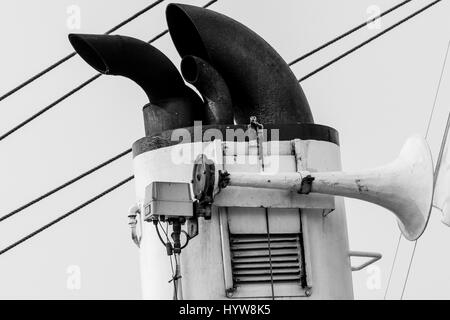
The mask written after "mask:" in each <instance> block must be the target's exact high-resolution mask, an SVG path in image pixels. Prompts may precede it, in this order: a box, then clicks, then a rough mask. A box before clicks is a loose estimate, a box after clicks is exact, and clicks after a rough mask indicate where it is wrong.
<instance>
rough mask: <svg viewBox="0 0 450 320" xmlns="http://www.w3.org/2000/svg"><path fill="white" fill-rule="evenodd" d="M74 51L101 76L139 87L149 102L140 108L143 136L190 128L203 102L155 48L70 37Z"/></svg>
mask: <svg viewBox="0 0 450 320" xmlns="http://www.w3.org/2000/svg"><path fill="white" fill-rule="evenodd" d="M69 41H70V43H71V44H72V46H73V47H74V49H75V51H76V52H77V53H78V54H79V55H80V56H81V58H82V59H84V60H85V61H86V62H87V63H88V64H89V65H90V66H91V67H93V68H94V69H95V70H97V71H99V72H100V73H103V74H109V75H115V76H123V77H126V78H128V79H130V80H132V81H134V82H135V83H136V84H137V85H139V86H140V87H141V88H142V89H143V90H144V91H145V93H146V94H147V97H148V99H149V101H150V103H149V104H147V105H146V106H145V107H144V108H143V113H144V125H145V131H146V134H147V135H153V134H157V133H158V132H160V131H164V130H170V129H176V128H180V127H189V126H192V124H193V122H194V120H197V119H199V118H200V117H201V115H199V114H198V113H199V110H200V109H201V108H202V104H203V101H202V100H201V99H200V97H199V96H198V95H197V94H196V93H195V91H193V90H192V89H190V88H189V87H187V86H186V84H185V82H184V80H183V77H182V76H181V74H180V72H179V71H178V69H177V68H176V67H175V65H174V64H173V63H172V61H170V59H169V58H168V57H167V56H166V55H165V54H164V53H162V52H161V51H159V50H158V49H157V48H155V47H153V46H152V45H150V44H148V43H147V42H144V41H141V40H139V39H135V38H132V37H127V36H120V35H114V36H112V35H97V34H70V35H69Z"/></svg>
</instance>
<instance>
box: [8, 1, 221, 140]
mask: <svg viewBox="0 0 450 320" xmlns="http://www.w3.org/2000/svg"><path fill="white" fill-rule="evenodd" d="M217 1H218V0H212V1H210V2H208V3H207V4H205V5H204V6H203V8H207V7H209V6H210V5H212V4H213V3H215V2H217ZM168 32H169V30H167V29H166V30H164V31H162V32H160V33H159V34H158V35H156V36H155V37H153V38H152V39H150V40H149V41H147V43H153V42H155V41H156V40H158V39H159V38H161V37H162V36H164V35H166V34H167V33H168ZM100 76H102V74H101V73H97V74H96V75H94V76H93V77H91V78H89V79H87V80H86V81H84V82H83V83H81V84H80V85H78V86H77V87H75V88H73V89H72V90H70V91H69V92H67V93H66V94H64V95H63V96H61V97H60V98H58V99H56V100H55V101H53V102H52V103H50V104H49V105H48V106H46V107H44V108H42V109H41V110H39V111H38V112H36V113H35V114H33V115H32V116H30V117H28V118H27V119H25V120H24V121H22V122H20V123H19V124H17V125H16V126H14V127H13V128H12V129H10V130H8V131H7V132H5V133H4V134H2V135H0V141H2V140H3V139H5V138H7V137H8V136H10V135H11V134H13V133H14V132H16V131H17V130H19V129H21V128H23V127H24V126H25V125H27V124H28V123H30V122H31V121H33V120H35V119H36V118H38V117H40V116H41V115H42V114H44V113H45V112H47V111H49V110H50V109H52V108H53V107H55V106H56V105H58V104H59V103H60V102H62V101H64V100H66V99H67V98H68V97H70V96H71V95H73V94H74V93H76V92H78V91H80V90H81V89H83V88H84V87H86V86H87V85H88V84H90V83H92V82H93V81H95V80H97V79H98V78H100Z"/></svg>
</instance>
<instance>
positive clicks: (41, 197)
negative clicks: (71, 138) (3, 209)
mask: <svg viewBox="0 0 450 320" xmlns="http://www.w3.org/2000/svg"><path fill="white" fill-rule="evenodd" d="M129 153H131V149H128V150H125V151H123V152H121V153H119V154H118V155H116V156H114V157H112V158H110V159H108V160H106V161H104V162H102V163H100V164H98V165H96V166H95V167H93V168H91V169H89V170H87V171H85V172H83V173H82V174H80V175H78V176H76V177H75V178H72V179H70V180H68V181H66V182H64V183H63V184H61V185H59V186H57V187H56V188H54V189H52V190H50V191H47V192H46V193H44V194H43V195H41V196H39V197H37V198H35V199H33V200H31V201H29V202H27V203H26V204H24V205H22V206H20V207H18V208H17V209H14V210H12V211H11V212H9V213H8V214H5V215H4V216H2V217H0V222H2V221H3V220H6V219H8V218H10V217H12V216H14V215H15V214H17V213H19V212H21V211H23V210H25V209H26V208H28V207H30V206H32V205H33V204H35V203H37V202H39V201H42V200H44V199H45V198H48V197H50V196H51V195H52V194H54V193H56V192H58V191H60V190H62V189H64V188H66V187H68V186H70V185H71V184H74V183H75V182H77V181H79V180H81V179H82V178H84V177H86V176H88V175H90V174H92V173H94V172H96V171H97V170H100V169H101V168H103V167H105V166H107V165H109V164H111V163H112V162H114V161H116V160H118V159H120V158H122V157H123V156H125V155H127V154H129Z"/></svg>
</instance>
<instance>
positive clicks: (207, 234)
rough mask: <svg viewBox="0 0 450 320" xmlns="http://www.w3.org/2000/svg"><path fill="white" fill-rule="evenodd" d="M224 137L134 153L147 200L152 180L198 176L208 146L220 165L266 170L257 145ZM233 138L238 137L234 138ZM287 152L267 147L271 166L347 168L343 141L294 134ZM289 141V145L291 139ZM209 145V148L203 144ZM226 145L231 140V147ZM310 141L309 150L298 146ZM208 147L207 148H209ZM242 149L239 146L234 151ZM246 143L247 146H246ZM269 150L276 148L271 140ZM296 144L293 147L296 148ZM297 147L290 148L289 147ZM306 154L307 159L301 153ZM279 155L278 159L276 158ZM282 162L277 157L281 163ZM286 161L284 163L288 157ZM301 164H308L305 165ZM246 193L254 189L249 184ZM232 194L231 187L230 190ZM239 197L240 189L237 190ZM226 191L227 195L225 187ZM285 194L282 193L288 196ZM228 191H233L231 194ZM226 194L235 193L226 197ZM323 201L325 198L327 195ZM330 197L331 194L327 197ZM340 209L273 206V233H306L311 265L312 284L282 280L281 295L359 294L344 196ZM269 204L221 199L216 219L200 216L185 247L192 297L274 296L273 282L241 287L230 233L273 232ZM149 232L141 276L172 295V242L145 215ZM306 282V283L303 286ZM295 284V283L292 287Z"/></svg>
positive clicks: (160, 293) (154, 294) (163, 295)
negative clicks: (196, 167)
mask: <svg viewBox="0 0 450 320" xmlns="http://www.w3.org/2000/svg"><path fill="white" fill-rule="evenodd" d="M230 143H231V142H227V143H226V144H224V143H222V142H221V141H219V140H215V141H214V142H210V143H194V144H184V145H176V146H169V147H165V148H160V149H156V150H151V151H147V152H143V153H141V154H139V155H137V156H136V157H135V158H134V173H135V177H136V182H135V183H136V194H137V200H138V203H142V201H143V199H144V196H145V188H146V186H147V185H148V184H149V183H151V182H152V181H173V182H188V181H190V180H191V179H192V169H193V160H194V159H195V157H196V156H197V155H198V154H200V153H204V154H206V155H207V156H208V158H209V159H213V160H214V161H215V163H216V165H217V169H218V170H223V169H226V170H229V171H230V172H232V171H233V170H236V171H243V170H244V171H246V172H259V171H260V170H261V168H260V167H259V166H260V162H258V161H256V163H254V162H252V161H250V162H248V160H249V159H251V157H249V153H250V154H252V153H253V156H256V155H255V154H254V149H252V146H251V143H250V145H247V146H245V145H244V148H242V147H239V146H236V148H229V146H230ZM231 144H232V143H231ZM282 144H283V145H284V147H281V148H280V149H279V150H285V151H281V153H286V154H281V155H280V154H277V153H280V152H272V153H269V152H266V153H265V155H264V157H263V159H264V162H265V163H266V164H267V166H265V168H266V169H267V170H268V171H269V172H295V171H297V170H299V169H300V170H309V171H312V172H314V171H336V170H340V154H339V146H338V145H336V144H334V143H331V142H325V141H317V140H293V141H288V142H283V143H282ZM285 144H286V145H285ZM201 146H203V147H204V148H202V147H201ZM224 146H226V148H224ZM299 146H301V148H302V150H303V151H302V152H303V153H302V156H301V157H299V156H298V155H296V151H295V150H300V149H299ZM206 147H207V148H206ZM232 149H234V150H235V151H236V152H234V154H233V152H232V151H231V150H232ZM242 150H243V151H242ZM266 150H269V148H266ZM289 150H290V151H289ZM288 153H290V154H288ZM174 155H177V157H176V158H177V159H179V156H180V155H181V156H183V155H189V157H190V159H192V160H191V162H188V161H184V162H183V163H176V161H174V158H173V157H174ZM300 158H301V161H300V160H299V159H300ZM270 163H271V165H269V164H270ZM275 163H277V165H276V166H275ZM280 164H281V165H280ZM299 165H300V166H301V167H299ZM241 194H242V198H245V197H246V193H245V192H244V191H242V192H241ZM230 196H231V194H230ZM234 196H235V197H237V194H235V195H234ZM222 197H224V196H223V195H222ZM282 197H285V195H280V198H282ZM224 198H226V197H224ZM223 201H227V200H226V199H225V200H223ZM319 202H320V201H318V203H319ZM324 203H326V202H324ZM334 207H335V210H334V212H333V214H330V215H328V216H324V215H323V209H315V208H300V207H298V208H292V207H291V208H269V209H268V210H269V212H268V217H269V224H270V232H271V233H291V232H292V233H298V232H299V231H300V232H301V234H302V236H303V245H304V251H305V252H304V256H305V262H306V265H305V272H306V274H307V281H308V288H304V290H303V291H302V292H303V293H302V294H298V292H297V294H293V293H292V292H293V291H292V290H291V289H292V286H291V287H290V288H289V285H287V286H286V285H279V286H277V287H275V296H276V298H279V299H351V298H353V292H352V281H351V266H350V259H349V255H348V254H349V250H348V239H347V227H346V218H345V210H344V204H343V200H342V199H341V198H336V199H335V206H334ZM264 212H265V209H263V208H256V207H253V208H250V207H245V206H242V207H219V206H213V210H212V217H211V220H204V219H199V235H198V236H197V237H195V238H194V239H192V240H191V241H190V243H189V245H188V247H186V248H185V249H184V250H183V251H182V254H181V269H182V279H181V281H182V283H183V296H184V298H185V299H228V298H244V296H245V297H259V298H270V294H271V292H270V287H269V286H254V287H246V289H245V290H239V287H238V288H237V289H236V290H234V292H232V290H230V289H232V287H233V285H235V283H234V282H233V277H232V274H231V272H232V270H231V269H232V268H231V264H230V262H229V261H230V260H231V256H230V246H229V233H242V234H251V233H252V232H253V233H262V232H265V230H266V226H265V220H264ZM141 228H142V239H141V248H140V255H141V276H142V290H143V296H144V298H146V299H170V298H171V297H172V287H171V284H169V283H168V280H169V279H170V278H171V277H172V275H171V271H170V264H169V260H168V257H167V256H166V252H165V248H164V247H163V246H162V245H161V243H160V242H159V240H158V239H157V236H156V233H155V230H154V227H153V225H152V224H150V223H145V222H144V223H143V225H142V226H141ZM297 289H298V288H297ZM290 290H291V291H290Z"/></svg>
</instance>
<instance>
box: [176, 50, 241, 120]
mask: <svg viewBox="0 0 450 320" xmlns="http://www.w3.org/2000/svg"><path fill="white" fill-rule="evenodd" d="M181 73H182V75H183V77H184V79H185V80H186V81H187V82H189V83H190V84H192V85H193V86H194V87H195V88H197V90H198V91H199V92H200V94H201V95H202V97H203V100H204V110H203V112H202V114H203V115H204V123H205V124H207V125H209V124H228V125H229V124H233V105H232V102H231V96H230V91H229V90H228V86H227V84H226V83H225V81H224V80H223V78H222V76H221V75H220V74H219V73H218V72H217V70H216V69H214V68H213V67H212V66H211V65H210V64H209V63H208V62H206V61H205V60H203V59H200V58H198V57H195V56H186V57H184V58H183V60H182V61H181Z"/></svg>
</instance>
